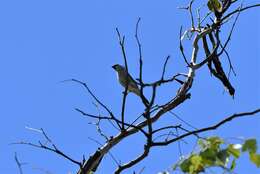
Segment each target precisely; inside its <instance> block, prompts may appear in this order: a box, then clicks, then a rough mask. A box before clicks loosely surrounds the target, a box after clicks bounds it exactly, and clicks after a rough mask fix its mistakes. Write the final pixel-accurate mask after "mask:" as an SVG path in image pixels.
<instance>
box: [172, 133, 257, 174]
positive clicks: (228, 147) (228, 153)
mask: <svg viewBox="0 0 260 174" xmlns="http://www.w3.org/2000/svg"><path fill="white" fill-rule="evenodd" d="M198 147H199V150H198V152H192V153H191V154H190V155H189V156H188V157H187V158H185V159H182V160H180V161H179V162H178V163H177V164H175V165H174V167H173V170H176V169H177V168H180V169H181V171H182V172H184V173H188V174H198V173H200V172H203V171H205V169H207V168H210V167H221V168H223V169H224V170H227V171H233V170H234V169H235V167H236V164H237V162H236V160H237V159H239V157H240V156H241V153H242V152H248V154H249V158H250V160H251V162H252V163H254V164H255V165H256V166H257V167H260V154H257V142H256V140H255V139H248V140H245V141H244V142H243V144H227V143H225V142H224V140H223V139H221V138H220V137H217V136H215V137H209V138H207V139H200V140H199V141H198Z"/></svg>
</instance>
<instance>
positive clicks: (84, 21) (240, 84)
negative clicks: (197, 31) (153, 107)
mask: <svg viewBox="0 0 260 174" xmlns="http://www.w3.org/2000/svg"><path fill="white" fill-rule="evenodd" d="M245 2H246V3H247V2H249V0H248V1H245ZM254 2H256V1H254ZM250 3H253V2H251V1H250ZM183 4H185V3H184V2H182V5H183ZM178 5H181V3H179V2H178V3H177V1H172V0H165V1H138V0H131V1H130V0H125V1H122V0H121V1H120V0H95V1H94V0H89V1H86V0H85V1H83V0H77V1H68V0H63V1H61V0H45V1H40V0H38V1H35V0H24V1H18V0H8V1H1V2H0V24H1V26H0V60H1V63H0V77H1V88H0V89H1V90H0V96H1V109H0V116H1V127H0V135H1V139H0V172H1V173H6V174H17V173H18V169H17V166H16V164H15V161H14V153H15V152H17V153H18V156H19V158H20V160H21V161H23V162H27V163H28V164H27V165H26V166H24V173H25V174H35V173H41V172H40V171H39V170H37V169H36V168H43V169H45V170H49V171H51V172H52V173H55V174H58V173H59V174H63V173H64V174H65V173H68V172H69V171H70V172H72V173H75V172H76V171H77V169H78V168H77V166H75V165H74V164H71V163H70V162H68V161H66V160H64V159H63V158H61V157H58V156H57V155H55V154H52V153H49V152H46V151H43V150H39V149H34V148H32V147H27V146H19V145H18V146H10V145H8V144H9V143H12V142H17V141H19V140H28V141H31V142H36V143H37V141H38V140H41V139H42V137H41V136H40V135H38V134H37V133H35V132H31V131H29V130H27V129H25V127H26V126H29V127H34V128H44V129H45V131H46V132H47V133H48V135H49V136H50V137H51V138H52V139H53V141H54V142H55V143H56V145H57V146H58V147H59V148H60V149H62V150H63V151H64V152H66V153H67V154H69V155H70V156H71V157H73V158H74V159H77V160H80V159H81V158H82V155H83V154H85V156H86V157H88V156H89V155H90V154H91V153H93V152H94V151H95V150H96V148H97V147H98V145H97V144H96V143H95V142H93V141H91V140H89V139H88V137H92V138H95V139H97V140H98V141H100V142H103V140H102V139H101V138H100V137H98V136H97V135H96V130H95V127H94V126H92V125H89V124H88V123H89V122H90V121H91V120H89V119H86V118H83V117H82V116H81V115H80V114H79V113H77V112H75V111H74V108H75V107H79V108H82V109H84V110H85V111H87V112H89V113H94V114H95V113H97V111H96V108H95V107H94V106H93V105H92V103H91V102H92V99H91V98H90V97H89V95H88V94H87V93H86V91H85V90H84V89H83V88H82V87H81V86H79V85H77V84H73V83H59V81H62V80H65V79H68V78H77V79H79V80H82V81H84V82H86V83H87V84H88V85H89V87H90V88H91V89H93V90H94V92H95V94H96V95H97V96H98V97H100V99H102V101H103V102H104V103H106V104H107V105H108V106H109V107H110V108H111V109H112V110H113V111H114V112H115V113H116V114H119V113H120V109H121V105H120V102H121V99H122V96H121V94H122V93H121V92H122V91H123V89H122V87H121V86H120V85H119V84H118V83H117V81H116V76H115V73H114V71H113V70H112V68H111V65H113V64H115V63H121V64H122V63H123V59H122V56H121V52H120V48H119V45H118V40H117V37H116V32H115V27H119V29H120V31H121V32H122V33H124V34H125V35H126V37H127V39H126V49H127V55H128V62H129V71H131V73H132V74H133V76H134V77H137V74H138V54H137V53H138V52H137V47H136V43H135V40H134V27H135V23H136V21H137V18H138V17H141V18H142V21H141V25H140V38H141V41H142V44H143V51H144V53H143V56H144V73H145V75H144V79H145V80H147V81H152V80H156V79H157V78H159V77H160V73H161V68H162V65H163V61H164V58H165V57H166V56H167V55H168V54H170V55H171V56H172V58H171V59H170V62H169V65H168V71H167V75H168V76H169V75H171V74H173V73H176V72H185V71H187V69H186V68H184V62H183V60H182V58H181V56H180V53H179V50H178V32H179V28H180V26H181V25H183V26H188V24H189V23H188V22H187V20H188V19H189V18H188V14H187V13H186V12H184V11H180V10H177V9H176V7H177V6H178ZM259 17H260V16H259V9H254V10H250V11H248V12H247V13H246V14H245V13H243V14H241V16H240V18H239V21H238V23H237V26H236V29H235V31H234V35H233V37H232V40H231V42H232V45H229V46H228V50H229V53H230V56H231V58H232V61H233V64H234V67H235V70H236V73H237V76H236V77H235V78H234V76H232V78H231V81H232V83H233V84H234V86H235V88H236V95H235V99H232V98H231V97H230V96H229V95H228V94H227V93H223V87H222V86H221V84H220V83H219V82H218V81H217V80H216V79H214V78H212V77H211V76H210V74H209V73H208V70H207V69H206V68H204V69H202V70H200V71H199V72H198V73H197V76H196V80H195V81H194V86H193V88H192V90H191V92H192V98H191V100H189V101H187V102H186V103H185V104H183V105H182V106H181V107H180V108H178V109H176V110H175V111H174V112H175V113H177V114H178V115H179V116H181V117H182V118H183V119H185V120H186V121H189V122H190V123H191V124H193V125H194V126H196V127H203V126H208V125H210V124H213V123H215V122H217V121H219V120H221V119H223V118H224V117H225V116H227V115H230V114H233V113H235V112H243V111H250V110H253V109H255V108H257V107H259V104H260V90H259V89H260V83H259V74H260V72H259V71H260V70H259V69H260V68H259V67H260V62H259V57H260V51H259V50H260V43H259V42H260V34H259V31H260V26H259V25H260V22H259V19H260V18H259ZM225 32H226V30H224V31H223V32H222V34H226V33H225ZM185 43H186V44H187V45H186V51H187V55H190V52H189V51H190V50H189V49H188V48H189V46H188V44H189V42H185ZM224 59H225V58H224ZM225 60H226V59H225ZM176 88H177V87H176V84H173V85H170V86H167V87H165V88H162V89H161V90H160V91H159V93H158V95H160V96H161V98H160V100H158V101H157V102H159V103H160V101H165V100H166V99H168V98H169V97H171V96H173V95H174V94H175V91H174V90H175V89H176ZM127 107H128V109H127V113H126V117H127V119H128V120H133V119H134V118H133V116H134V115H136V114H137V113H140V112H141V111H142V109H143V108H142V106H141V103H140V101H139V99H137V97H135V96H134V95H130V96H129V100H128V106H127ZM171 117H172V116H170V115H168V116H166V117H165V118H164V119H163V120H162V122H161V124H166V123H174V121H173V120H172V119H171ZM103 127H104V130H105V131H106V132H107V133H114V132H115V131H112V130H111V128H109V127H108V126H107V125H103ZM259 127H260V115H258V116H256V117H252V118H242V119H238V120H235V121H233V122H231V123H228V124H227V125H225V126H223V127H222V128H220V129H219V130H217V131H214V132H210V133H209V134H204V135H219V136H222V137H224V138H230V137H240V136H242V137H256V138H257V139H258V141H259V143H260V131H259ZM187 141H188V142H190V143H189V144H188V145H185V144H182V146H183V150H184V153H185V154H187V153H189V152H190V150H191V149H190V147H192V146H193V145H194V142H193V141H192V140H189V139H188V140H187ZM142 143H143V141H142V138H141V137H140V136H133V137H131V138H130V139H129V140H128V141H124V142H123V143H121V144H119V146H117V147H116V148H115V149H113V150H112V152H113V154H114V155H115V156H116V157H117V158H118V159H121V160H122V162H126V161H127V160H129V159H130V158H131V157H133V156H134V155H135V154H138V152H141V150H142V147H143V146H142ZM178 156H179V155H178V150H177V144H172V145H170V146H169V147H163V148H159V149H158V148H157V149H153V150H152V151H151V155H150V157H149V158H147V159H146V160H145V161H144V162H143V163H141V164H140V165H137V166H136V167H135V168H134V169H136V170H140V169H141V168H142V167H143V166H145V171H144V173H145V174H150V173H157V172H159V171H161V170H164V169H167V168H169V167H170V166H171V164H173V163H174V162H176V160H177V158H178ZM246 157H247V156H246ZM238 165H239V167H238V168H237V170H236V173H238V174H243V173H245V172H246V171H247V172H248V171H250V173H252V174H257V173H259V170H258V169H257V168H256V167H255V166H253V165H252V164H251V163H250V162H249V161H248V159H247V158H242V160H240V161H239V163H238ZM115 167H116V166H115V163H114V162H113V161H112V160H111V158H110V157H109V156H107V157H105V159H104V163H103V164H102V165H101V166H100V170H99V171H98V172H97V173H98V174H101V173H104V170H105V171H106V172H105V173H112V171H113V170H114V168H115ZM102 171H103V172H102ZM130 171H133V170H130Z"/></svg>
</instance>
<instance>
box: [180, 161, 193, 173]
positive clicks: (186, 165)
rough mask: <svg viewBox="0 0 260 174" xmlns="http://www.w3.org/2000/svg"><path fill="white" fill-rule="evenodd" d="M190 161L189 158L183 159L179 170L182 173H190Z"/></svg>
mask: <svg viewBox="0 0 260 174" xmlns="http://www.w3.org/2000/svg"><path fill="white" fill-rule="evenodd" d="M190 165H191V161H190V158H188V159H185V160H184V161H183V162H182V163H181V164H180V168H181V170H182V171H183V172H185V173H188V172H189V171H190Z"/></svg>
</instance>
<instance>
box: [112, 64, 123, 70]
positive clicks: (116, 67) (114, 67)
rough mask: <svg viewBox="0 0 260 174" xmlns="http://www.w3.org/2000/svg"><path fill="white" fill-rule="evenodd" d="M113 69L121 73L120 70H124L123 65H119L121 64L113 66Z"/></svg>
mask: <svg viewBox="0 0 260 174" xmlns="http://www.w3.org/2000/svg"><path fill="white" fill-rule="evenodd" d="M112 68H113V69H114V70H116V71H119V70H121V69H123V67H122V66H121V65H119V64H115V65H113V66H112Z"/></svg>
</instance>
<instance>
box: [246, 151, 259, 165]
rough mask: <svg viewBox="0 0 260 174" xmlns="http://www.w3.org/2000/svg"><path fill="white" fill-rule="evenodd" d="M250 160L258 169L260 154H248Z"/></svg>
mask: <svg viewBox="0 0 260 174" xmlns="http://www.w3.org/2000/svg"><path fill="white" fill-rule="evenodd" d="M249 156H250V160H251V161H252V162H253V163H254V164H255V165H256V166H257V167H260V154H256V153H249Z"/></svg>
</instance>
